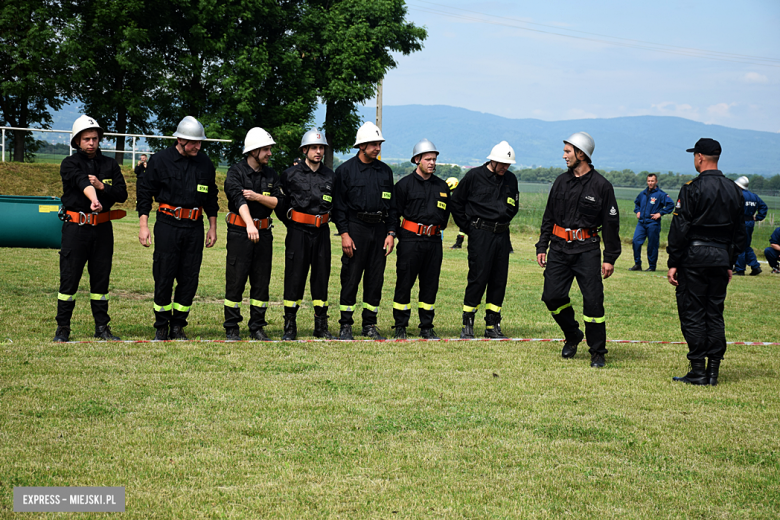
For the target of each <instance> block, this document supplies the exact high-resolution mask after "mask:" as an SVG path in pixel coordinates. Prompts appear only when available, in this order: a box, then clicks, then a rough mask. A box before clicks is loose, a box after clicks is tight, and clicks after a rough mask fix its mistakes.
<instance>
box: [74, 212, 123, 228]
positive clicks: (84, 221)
mask: <svg viewBox="0 0 780 520" xmlns="http://www.w3.org/2000/svg"><path fill="white" fill-rule="evenodd" d="M63 213H64V214H65V215H67V216H68V217H70V218H69V219H67V220H65V221H64V222H72V223H74V224H78V225H79V226H97V225H98V224H105V223H106V222H108V221H109V220H118V219H120V218H124V217H125V215H127V212H126V211H125V210H123V209H112V210H111V211H104V212H102V213H84V212H83V211H64V212H63Z"/></svg>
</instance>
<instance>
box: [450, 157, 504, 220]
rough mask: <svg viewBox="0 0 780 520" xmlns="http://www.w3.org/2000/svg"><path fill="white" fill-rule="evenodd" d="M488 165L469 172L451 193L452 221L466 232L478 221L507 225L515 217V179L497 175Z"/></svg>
mask: <svg viewBox="0 0 780 520" xmlns="http://www.w3.org/2000/svg"><path fill="white" fill-rule="evenodd" d="M487 164H488V163H485V164H483V165H482V166H480V167H479V168H472V169H471V170H469V171H468V173H466V175H464V176H463V179H461V181H460V183H458V187H457V188H456V189H455V190H453V192H452V200H451V201H450V202H451V203H452V218H453V219H454V220H455V223H456V224H457V225H458V227H459V228H460V229H462V230H463V231H465V232H468V230H469V224H470V223H471V222H472V221H474V220H476V219H478V218H479V219H482V220H487V221H490V222H499V223H501V224H507V223H509V221H510V220H512V219H513V218H514V216H515V215H517V203H518V198H519V195H520V193H519V192H518V189H517V177H515V174H514V173H512V172H510V171H508V170H507V172H506V173H505V174H504V175H496V174H495V173H494V172H491V171H490V170H488V167H487Z"/></svg>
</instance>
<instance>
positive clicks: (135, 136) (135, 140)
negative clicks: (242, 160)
mask: <svg viewBox="0 0 780 520" xmlns="http://www.w3.org/2000/svg"><path fill="white" fill-rule="evenodd" d="M6 130H16V131H23V132H44V133H53V134H70V133H71V131H70V130H49V129H46V128H17V127H13V126H2V127H0V133H1V134H2V135H1V136H0V143H2V146H1V147H2V153H0V157H2V162H5V131H6ZM120 136H125V137H132V138H133V146H132V148H131V149H130V150H112V149H106V148H101V149H100V150H101V151H102V152H109V153H115V154H116V153H129V154H132V156H133V161H132V163H131V164H135V156H136V155H141V154H146V155H151V154H152V153H153V152H146V151H140V150H138V146H137V145H138V139H176V138H175V137H173V136H170V135H145V134H117V133H113V132H104V133H103V137H104V138H105V137H120ZM204 141H211V142H219V143H231V142H232V140H230V139H204ZM73 150H74V148H73V147H72V146H71V145H70V140H68V155H72V154H73Z"/></svg>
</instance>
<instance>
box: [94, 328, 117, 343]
mask: <svg viewBox="0 0 780 520" xmlns="http://www.w3.org/2000/svg"><path fill="white" fill-rule="evenodd" d="M95 337H96V338H100V339H104V340H106V341H119V340H120V339H121V338H120V337H119V336H114V335H113V334H112V333H111V329H110V328H109V327H108V325H95Z"/></svg>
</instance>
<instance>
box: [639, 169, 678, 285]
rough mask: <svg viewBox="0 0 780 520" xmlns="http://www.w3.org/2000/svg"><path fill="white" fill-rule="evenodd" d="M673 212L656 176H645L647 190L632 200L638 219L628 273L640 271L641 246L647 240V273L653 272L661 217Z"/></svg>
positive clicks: (672, 205) (667, 196) (659, 236)
mask: <svg viewBox="0 0 780 520" xmlns="http://www.w3.org/2000/svg"><path fill="white" fill-rule="evenodd" d="M672 210H674V201H672V199H671V197H669V195H667V194H666V193H665V192H664V191H662V190H661V188H659V187H658V176H657V175H656V174H654V173H651V174H649V175H648V176H647V189H646V190H642V192H641V193H640V194H639V195H638V196H637V198H636V200H634V213H636V218H637V219H638V221H637V223H636V230H635V231H634V240H633V244H634V266H633V267H631V268H630V269H629V271H641V270H642V244H644V243H645V239H647V263H648V264H649V265H648V267H647V270H648V271H655V265H656V262H658V243H659V242H660V238H661V217H662V216H664V215H668V214H669V213H671V212H672Z"/></svg>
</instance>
